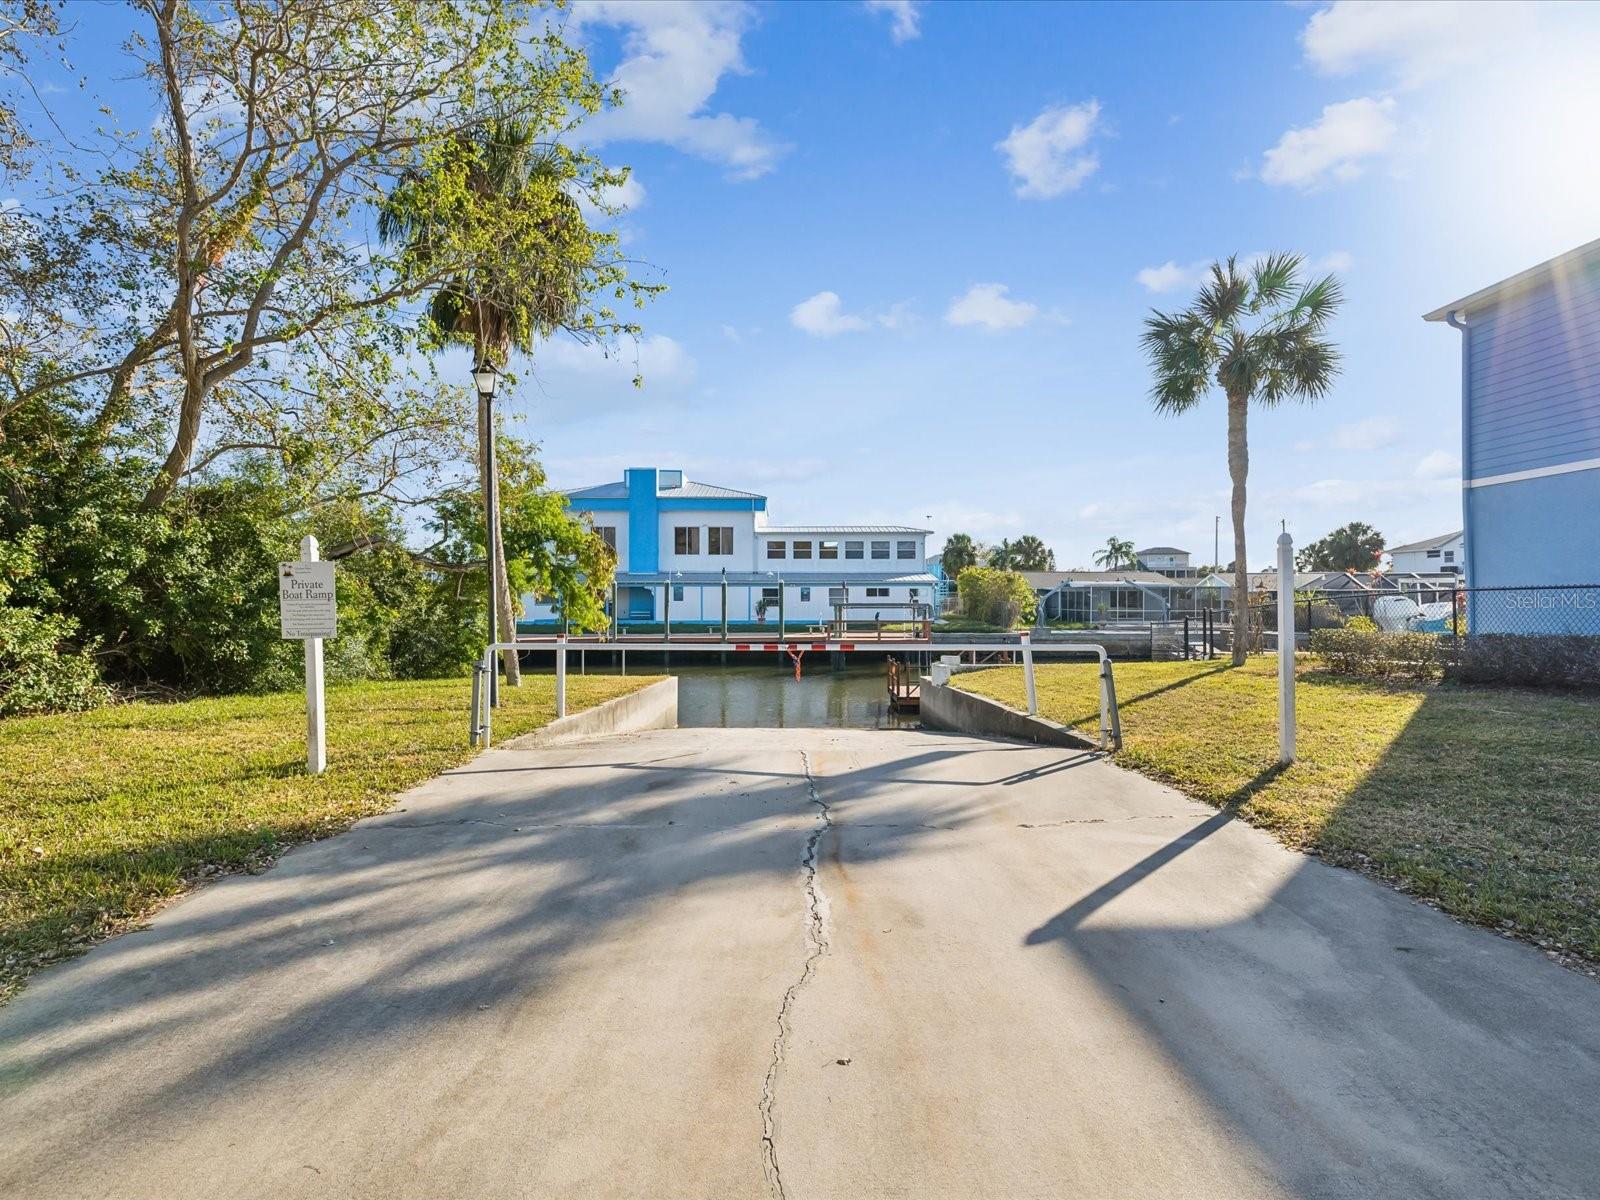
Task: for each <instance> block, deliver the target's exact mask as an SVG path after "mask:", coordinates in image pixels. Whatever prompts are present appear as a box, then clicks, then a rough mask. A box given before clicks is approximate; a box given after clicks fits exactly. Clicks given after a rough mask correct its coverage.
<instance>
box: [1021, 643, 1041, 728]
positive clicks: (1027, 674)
mask: <svg viewBox="0 0 1600 1200" xmlns="http://www.w3.org/2000/svg"><path fill="white" fill-rule="evenodd" d="M1022 677H1023V679H1024V680H1026V681H1027V685H1028V715H1029V716H1030V717H1037V716H1038V715H1039V693H1038V690H1037V689H1036V688H1035V687H1034V685H1033V641H1032V639H1031V638H1030V637H1029V636H1028V631H1027V630H1026V629H1024V630H1023V631H1022Z"/></svg>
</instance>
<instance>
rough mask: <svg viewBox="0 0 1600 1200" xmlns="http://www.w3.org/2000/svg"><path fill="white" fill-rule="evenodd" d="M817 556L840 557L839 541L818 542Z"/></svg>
mask: <svg viewBox="0 0 1600 1200" xmlns="http://www.w3.org/2000/svg"><path fill="white" fill-rule="evenodd" d="M817 557H818V558H838V557H839V543H838V542H818V543H817Z"/></svg>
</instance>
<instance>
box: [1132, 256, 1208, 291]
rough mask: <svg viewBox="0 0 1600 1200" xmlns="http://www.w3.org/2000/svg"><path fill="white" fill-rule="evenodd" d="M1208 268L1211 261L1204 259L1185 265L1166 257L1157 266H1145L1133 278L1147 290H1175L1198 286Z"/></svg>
mask: <svg viewBox="0 0 1600 1200" xmlns="http://www.w3.org/2000/svg"><path fill="white" fill-rule="evenodd" d="M1210 270H1211V263H1210V262H1209V261H1208V260H1206V259H1201V260H1200V261H1199V262H1192V263H1190V264H1189V265H1188V266H1186V267H1185V266H1179V265H1178V264H1177V263H1175V262H1173V261H1172V260H1171V259H1168V260H1167V261H1166V262H1164V263H1162V264H1161V265H1160V266H1159V267H1145V268H1144V269H1143V270H1142V271H1140V272H1139V273H1138V274H1137V275H1136V276H1134V278H1135V279H1137V280H1138V281H1139V283H1140V284H1141V285H1142V286H1143V287H1144V289H1145V291H1147V292H1175V291H1177V290H1178V289H1179V288H1187V287H1197V286H1199V284H1200V283H1201V282H1202V281H1203V280H1204V279H1205V277H1206V275H1207V273H1208V272H1209V271H1210Z"/></svg>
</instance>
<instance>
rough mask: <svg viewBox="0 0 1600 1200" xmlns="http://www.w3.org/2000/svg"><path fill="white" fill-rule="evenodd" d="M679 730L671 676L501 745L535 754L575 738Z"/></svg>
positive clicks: (673, 682) (674, 687) (675, 689)
mask: <svg viewBox="0 0 1600 1200" xmlns="http://www.w3.org/2000/svg"><path fill="white" fill-rule="evenodd" d="M677 727H678V680H677V677H676V676H669V677H668V678H666V679H663V680H660V681H659V682H657V683H652V684H651V685H650V686H649V687H646V688H640V689H639V690H638V691H637V692H629V693H628V694H627V695H626V696H618V697H617V698H616V699H614V700H607V701H606V702H605V703H604V704H597V705H595V706H594V707H593V708H587V709H584V711H583V712H578V713H571V714H569V715H567V716H565V717H562V718H560V719H559V720H555V721H551V722H550V724H548V725H546V726H545V727H544V728H543V729H535V730H534V731H533V732H532V733H525V734H523V735H522V736H521V737H515V738H512V739H511V740H510V741H508V742H503V743H501V746H502V748H505V749H511V750H533V749H537V748H538V747H540V746H547V745H550V744H551V743H553V742H564V741H570V740H571V739H573V738H584V737H601V736H603V735H605V734H608V733H637V732H638V731H639V730H641V729H676V728H677Z"/></svg>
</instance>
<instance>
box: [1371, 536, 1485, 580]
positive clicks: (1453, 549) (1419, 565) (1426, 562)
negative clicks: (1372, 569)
mask: <svg viewBox="0 0 1600 1200" xmlns="http://www.w3.org/2000/svg"><path fill="white" fill-rule="evenodd" d="M1388 553H1389V570H1390V571H1391V572H1395V573H1398V574H1416V575H1460V574H1463V573H1464V572H1465V570H1466V562H1467V553H1466V534H1465V532H1464V531H1463V530H1460V529H1458V530H1456V531H1455V532H1454V533H1441V534H1440V535H1439V536H1438V537H1431V538H1423V539H1422V541H1420V542H1407V543H1406V544H1405V545H1404V546H1390V547H1389V551H1388Z"/></svg>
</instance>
